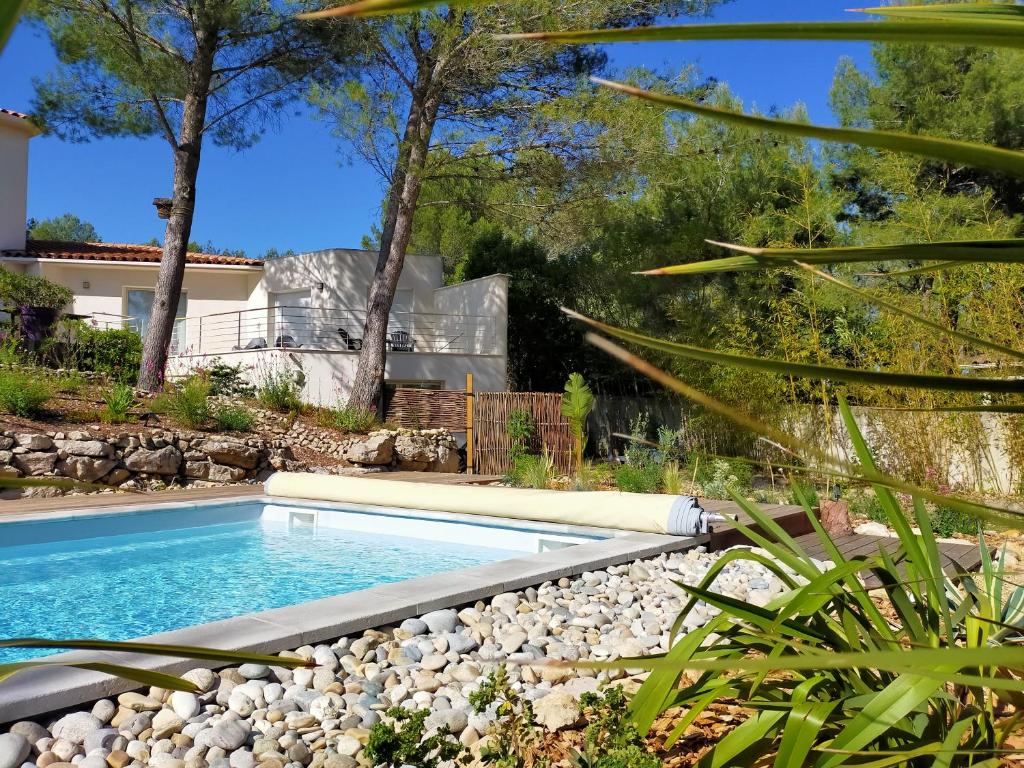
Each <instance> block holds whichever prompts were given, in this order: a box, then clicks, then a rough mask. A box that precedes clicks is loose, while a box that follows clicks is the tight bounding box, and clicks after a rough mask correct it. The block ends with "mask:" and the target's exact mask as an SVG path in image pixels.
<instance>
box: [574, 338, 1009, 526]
mask: <svg viewBox="0 0 1024 768" xmlns="http://www.w3.org/2000/svg"><path fill="white" fill-rule="evenodd" d="M586 340H587V342H588V343H590V344H593V345H594V346H595V347H597V348H598V349H601V350H602V351H604V352H606V353H607V354H609V355H611V356H612V357H614V358H615V359H617V360H619V361H621V362H623V363H625V364H626V365H629V366H630V367H632V368H634V369H635V370H637V371H639V372H640V373H642V374H644V375H645V376H647V377H648V378H650V379H651V380H653V381H655V382H657V383H659V384H661V385H662V386H664V387H666V388H667V389H671V390H673V391H674V392H677V393H678V394H680V395H682V396H683V397H686V398H688V399H690V400H692V401H694V402H695V403H698V404H700V405H702V406H704V407H705V408H707V409H708V410H710V411H713V412H714V413H718V414H720V415H722V416H725V417H726V418H728V419H730V420H731V421H733V422H734V423H736V424H739V425H740V426H742V427H744V428H745V429H749V430H750V431H751V432H754V433H755V434H760V435H765V436H767V437H770V438H771V439H772V440H774V441H775V442H777V443H779V444H780V445H782V446H784V447H785V448H787V449H788V450H791V451H793V452H794V453H802V454H803V455H805V456H807V457H812V458H815V459H817V460H819V461H822V462H823V463H827V464H832V465H834V466H836V467H839V468H840V469H844V470H846V471H847V472H849V473H851V474H853V475H854V476H855V478H856V479H857V480H859V481H861V482H869V483H872V484H874V485H880V486H883V487H885V488H889V489H892V490H895V491H899V492H901V493H907V494H910V495H911V496H921V497H922V498H924V499H927V500H928V501H930V502H932V503H933V504H936V505H941V506H946V507H950V508H951V509H956V510H960V511H963V512H966V513H968V514H972V515H976V516H977V517H980V518H982V519H985V520H989V521H991V522H992V523H994V524H996V525H1003V526H1008V527H1014V526H1019V525H1020V517H1021V513H1020V512H1018V511H1016V510H1012V509H1006V508H1003V507H995V506H992V505H990V504H985V503H983V502H978V501H966V500H965V499H960V498H957V497H955V496H945V495H943V494H939V493H935V492H934V491H931V490H929V489H927V488H922V487H920V486H917V485H914V484H912V483H906V482H904V481H902V480H898V479H897V478H894V477H891V476H889V475H886V474H883V473H881V472H877V471H869V472H865V471H864V470H863V469H861V470H858V468H857V467H855V466H854V465H853V464H850V463H849V462H846V461H843V460H841V459H838V458H837V457H835V456H829V455H828V454H826V453H825V452H823V451H821V450H819V449H817V448H815V447H814V446H812V445H810V444H809V443H806V442H804V441H802V440H798V439H797V438H795V437H793V436H792V435H789V434H787V433H786V432H783V431H782V430H780V429H776V428H775V427H772V426H770V425H768V424H765V423H764V422H762V421H759V420H758V419H755V418H753V417H752V416H750V415H749V414H746V413H743V412H742V411H740V410H737V409H736V408H733V407H730V406H728V405H726V404H725V403H722V402H721V401H719V400H716V399H715V398H713V397H710V396H708V395H706V394H705V393H703V392H701V391H700V390H698V389H695V388H693V387H691V386H690V385H688V384H686V383H684V382H682V381H680V380H679V379H677V378H676V377H674V376H671V375H669V374H667V373H665V372H664V371H663V370H661V369H660V368H658V367H657V366H655V365H651V363H649V362H647V361H646V360H644V359H643V358H641V357H638V356H637V355H634V354H633V353H631V352H628V351H627V350H625V349H623V348H622V347H620V346H618V345H617V344H614V343H613V342H611V341H609V340H608V339H605V338H603V337H601V336H598V335H596V334H593V333H590V334H587V336H586ZM745 535H747V534H745Z"/></svg>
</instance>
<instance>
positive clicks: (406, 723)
mask: <svg viewBox="0 0 1024 768" xmlns="http://www.w3.org/2000/svg"><path fill="white" fill-rule="evenodd" d="M429 715H430V710H429V709H420V710H416V711H410V710H408V709H405V708H404V707H392V708H391V709H389V710H388V711H387V716H388V717H389V718H391V719H392V720H393V721H394V723H396V724H397V725H399V726H400V727H399V728H398V729H396V728H395V726H394V725H392V724H391V723H387V722H383V721H381V722H378V723H375V724H374V725H373V727H371V728H370V735H369V737H368V738H367V741H366V756H367V757H368V758H369V759H370V760H372V761H373V765H387V766H391V768H399V766H403V765H410V766H416V768H436V766H437V765H439V764H440V763H442V762H448V761H453V760H455V759H456V758H458V757H460V756H461V755H462V753H463V752H464V751H465V747H463V746H462V744H460V743H459V742H458V741H457V740H456V739H455V737H454V736H452V733H451V731H450V730H449V729H448V727H447V726H442V727H441V728H440V729H438V730H437V731H436V732H435V733H433V734H431V735H430V736H427V735H426V719H427V717H428V716H429Z"/></svg>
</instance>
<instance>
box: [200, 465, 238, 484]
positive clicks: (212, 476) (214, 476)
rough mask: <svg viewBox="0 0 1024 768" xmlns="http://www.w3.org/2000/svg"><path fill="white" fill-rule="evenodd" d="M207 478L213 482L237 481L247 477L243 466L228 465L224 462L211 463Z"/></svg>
mask: <svg viewBox="0 0 1024 768" xmlns="http://www.w3.org/2000/svg"><path fill="white" fill-rule="evenodd" d="M206 477H207V479H208V480H209V481H210V482H213V483H237V482H238V481H239V480H244V479H245V470H244V469H242V468H241V467H228V466H224V465H223V464H211V465H210V471H209V474H207V476H206Z"/></svg>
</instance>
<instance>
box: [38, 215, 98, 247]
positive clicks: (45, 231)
mask: <svg viewBox="0 0 1024 768" xmlns="http://www.w3.org/2000/svg"><path fill="white" fill-rule="evenodd" d="M28 236H29V239H30V240H64V241H70V242H76V243H98V242H101V241H100V236H99V233H98V232H97V231H96V227H94V226H93V225H92V224H90V223H89V222H88V221H84V220H82V219H80V218H78V217H77V216H75V214H73V213H63V214H61V215H60V216H54V217H53V218H52V219H42V220H41V221H40V220H36V219H29V221H28Z"/></svg>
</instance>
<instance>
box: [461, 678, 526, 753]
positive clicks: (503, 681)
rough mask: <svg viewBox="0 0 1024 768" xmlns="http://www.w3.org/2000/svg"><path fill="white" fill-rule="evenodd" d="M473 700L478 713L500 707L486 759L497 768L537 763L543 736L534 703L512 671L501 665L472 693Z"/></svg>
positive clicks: (486, 750)
mask: <svg viewBox="0 0 1024 768" xmlns="http://www.w3.org/2000/svg"><path fill="white" fill-rule="evenodd" d="M469 703H470V704H471V705H472V706H473V709H474V710H475V711H477V712H483V711H484V710H486V709H487V708H488V707H490V706H492V705H497V706H496V712H495V714H496V715H497V719H496V721H495V723H494V726H493V730H492V732H491V735H492V736H493V737H494V738H493V741H492V742H491V743H490V744H489V746H488V747H487V749H485V750H484V751H483V753H482V758H483V760H484V762H485V764H487V765H492V766H494V768H527V766H536V765H537V763H536V762H534V758H535V756H536V752H537V747H538V746H539V741H540V738H539V735H538V733H537V724H536V721H535V720H534V716H533V704H532V703H531V702H530V700H529V699H524V698H523V697H521V696H520V695H519V693H518V692H517V691H516V690H515V688H513V687H512V682H511V680H510V679H509V676H508V670H507V669H506V668H505V666H504V665H501V666H499V667H498V668H497V669H496V670H495V671H494V672H491V674H490V675H488V676H487V679H486V680H485V681H484V682H483V683H481V684H480V687H479V688H478V689H477V690H475V691H473V692H472V693H471V694H469Z"/></svg>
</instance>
